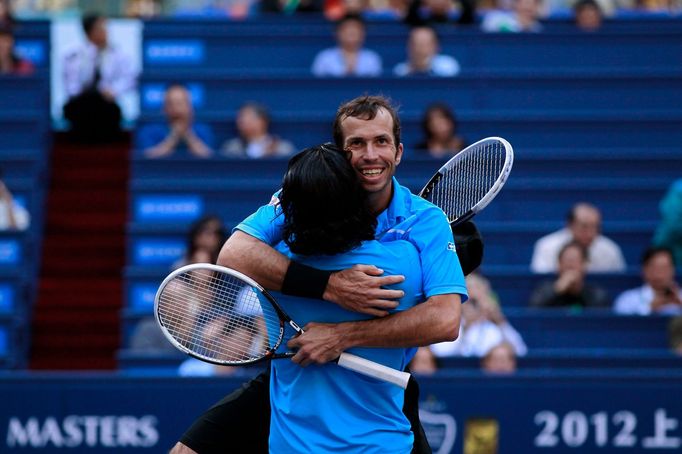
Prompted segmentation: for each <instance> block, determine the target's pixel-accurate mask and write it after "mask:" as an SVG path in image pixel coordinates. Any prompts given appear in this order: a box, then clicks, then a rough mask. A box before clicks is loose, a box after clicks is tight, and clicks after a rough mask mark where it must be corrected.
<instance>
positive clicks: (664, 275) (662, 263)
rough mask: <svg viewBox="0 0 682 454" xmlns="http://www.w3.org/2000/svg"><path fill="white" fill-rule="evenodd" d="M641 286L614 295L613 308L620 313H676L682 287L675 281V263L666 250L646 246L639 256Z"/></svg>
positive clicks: (680, 306) (681, 306)
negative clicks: (640, 261)
mask: <svg viewBox="0 0 682 454" xmlns="http://www.w3.org/2000/svg"><path fill="white" fill-rule="evenodd" d="M642 280H643V281H644V285H642V286H641V287H637V288H633V289H630V290H626V291H624V292H623V293H621V294H620V295H618V297H617V298H616V301H615V302H614V304H613V310H614V311H615V312H616V313H617V314H621V315H651V314H664V315H680V314H682V290H681V289H680V286H679V284H678V283H677V282H676V281H675V262H674V261H673V254H672V252H671V251H670V249H667V248H663V247H650V248H648V249H647V250H646V251H644V254H643V255H642Z"/></svg>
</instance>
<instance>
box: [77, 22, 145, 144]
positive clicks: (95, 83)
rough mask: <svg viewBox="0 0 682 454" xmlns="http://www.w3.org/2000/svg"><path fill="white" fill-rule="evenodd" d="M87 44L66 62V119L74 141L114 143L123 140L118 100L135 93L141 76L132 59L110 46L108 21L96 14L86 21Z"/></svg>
mask: <svg viewBox="0 0 682 454" xmlns="http://www.w3.org/2000/svg"><path fill="white" fill-rule="evenodd" d="M82 25H83V30H84V32H85V35H86V38H87V40H86V42H85V43H84V44H83V45H81V46H79V47H77V48H76V49H74V50H71V51H69V52H68V53H67V54H66V57H65V59H64V91H65V92H66V95H67V97H68V101H67V102H66V104H65V105H64V118H66V119H67V120H68V121H69V122H70V123H71V132H72V135H73V138H75V139H77V140H79V141H87V142H110V141H114V140H117V139H119V138H120V137H121V108H120V107H119V105H118V104H117V99H118V98H119V97H120V96H122V95H124V94H126V93H127V92H129V91H131V90H134V89H135V87H136V85H137V74H136V73H135V72H134V71H132V70H131V68H133V65H132V64H131V61H130V59H129V58H128V57H127V56H126V55H124V54H123V53H121V52H120V51H119V50H118V49H117V48H115V47H113V46H112V45H110V44H109V39H108V34H107V22H106V19H105V18H104V17H101V16H97V15H92V16H86V17H85V18H84V19H83V23H82Z"/></svg>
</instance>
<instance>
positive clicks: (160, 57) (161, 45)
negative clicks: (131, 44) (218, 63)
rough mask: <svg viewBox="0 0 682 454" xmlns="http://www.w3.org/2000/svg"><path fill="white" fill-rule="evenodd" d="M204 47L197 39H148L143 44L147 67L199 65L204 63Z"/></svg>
mask: <svg viewBox="0 0 682 454" xmlns="http://www.w3.org/2000/svg"><path fill="white" fill-rule="evenodd" d="M205 51H206V49H205V45H204V42H203V41H202V40H199V39H150V40H148V41H147V42H146V43H145V44H144V62H145V64H147V65H187V64H191V65H199V64H201V63H203V62H204V56H205V53H206V52H205Z"/></svg>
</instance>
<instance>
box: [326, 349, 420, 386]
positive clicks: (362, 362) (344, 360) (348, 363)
mask: <svg viewBox="0 0 682 454" xmlns="http://www.w3.org/2000/svg"><path fill="white" fill-rule="evenodd" d="M337 362H338V364H339V366H341V367H344V368H346V369H350V370H352V371H355V372H358V373H360V374H363V375H367V376H368V377H374V378H377V379H379V380H383V381H386V382H389V383H393V384H394V385H398V386H400V387H401V388H403V389H405V388H407V382H408V381H409V380H410V374H408V373H407V372H403V371H400V370H397V369H393V368H391V367H388V366H384V365H383V364H379V363H375V362H374V361H370V360H368V359H365V358H360V357H359V356H355V355H351V354H350V353H341V356H339V359H338V361H337Z"/></svg>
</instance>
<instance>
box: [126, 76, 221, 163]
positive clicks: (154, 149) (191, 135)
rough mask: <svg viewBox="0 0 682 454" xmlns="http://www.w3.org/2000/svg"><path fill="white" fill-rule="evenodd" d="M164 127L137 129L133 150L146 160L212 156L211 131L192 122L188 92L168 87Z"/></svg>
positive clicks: (156, 125)
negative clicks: (138, 150) (175, 155)
mask: <svg viewBox="0 0 682 454" xmlns="http://www.w3.org/2000/svg"><path fill="white" fill-rule="evenodd" d="M163 110H164V114H165V116H166V123H165V124H150V125H146V126H143V127H142V128H140V131H139V132H138V133H137V136H136V148H138V149H141V150H143V153H144V155H145V156H146V157H147V158H165V157H168V156H171V155H174V154H180V155H187V154H189V155H190V156H195V157H198V158H208V157H211V156H212V155H213V150H212V148H213V146H214V139H213V132H212V131H211V128H210V127H209V126H208V125H206V124H204V123H197V122H195V121H194V109H193V108H192V99H191V95H190V93H189V90H187V88H185V87H184V86H182V85H177V84H174V85H171V86H169V87H168V88H167V89H166V93H165V95H164V103H163Z"/></svg>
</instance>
